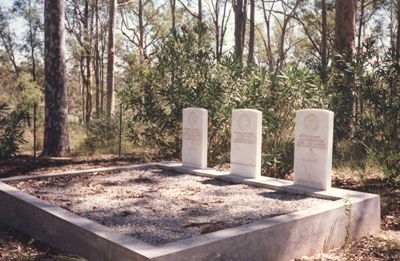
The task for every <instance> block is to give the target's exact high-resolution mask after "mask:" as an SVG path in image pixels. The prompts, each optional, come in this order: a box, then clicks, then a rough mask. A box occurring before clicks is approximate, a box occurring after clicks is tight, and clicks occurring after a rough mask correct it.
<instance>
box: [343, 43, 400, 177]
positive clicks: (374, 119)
mask: <svg viewBox="0 0 400 261" xmlns="http://www.w3.org/2000/svg"><path fill="white" fill-rule="evenodd" d="M348 67H349V70H351V71H352V73H353V75H354V85H353V86H351V88H350V89H349V91H350V92H352V93H353V95H352V96H354V99H355V102H354V109H353V111H352V115H351V117H353V119H354V129H355V133H354V137H353V138H352V140H351V141H350V142H351V143H353V144H359V145H357V146H354V147H353V148H354V150H353V154H354V155H359V156H358V157H359V158H358V160H359V164H360V165H362V163H361V162H363V161H364V162H367V161H370V160H374V161H377V162H379V163H380V165H381V167H382V170H383V172H384V173H385V174H386V175H387V176H389V177H394V178H396V177H399V176H400V148H399V144H400V133H399V127H400V114H399V110H400V92H399V90H400V89H399V87H400V64H399V57H396V55H395V53H394V52H392V51H391V50H389V51H388V52H379V51H378V50H377V49H376V48H375V40H374V39H371V38H370V39H367V40H366V41H365V42H364V43H363V50H362V51H360V52H358V53H357V55H356V57H355V59H354V61H353V63H352V64H350V65H348ZM360 144H361V146H360Z"/></svg>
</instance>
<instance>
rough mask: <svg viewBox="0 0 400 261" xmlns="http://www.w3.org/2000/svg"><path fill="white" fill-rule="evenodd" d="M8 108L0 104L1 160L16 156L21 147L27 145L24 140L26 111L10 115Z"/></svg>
mask: <svg viewBox="0 0 400 261" xmlns="http://www.w3.org/2000/svg"><path fill="white" fill-rule="evenodd" d="M8 110H9V108H8V106H7V105H6V104H5V103H0V160H3V159H7V158H9V157H11V156H15V155H16V153H17V152H18V149H19V145H20V144H21V143H25V142H26V141H25V140H24V139H23V134H24V129H23V128H24V126H23V121H24V119H25V116H26V113H25V112H24V111H12V112H10V113H8V112H7V111H8Z"/></svg>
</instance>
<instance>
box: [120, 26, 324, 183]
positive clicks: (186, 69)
mask: <svg viewBox="0 0 400 261" xmlns="http://www.w3.org/2000/svg"><path fill="white" fill-rule="evenodd" d="M196 32H201V30H200V31H196V30H193V31H192V30H186V31H183V32H182V33H180V34H178V33H177V34H171V35H170V36H169V37H168V38H167V39H166V40H165V41H164V42H163V43H162V44H161V45H160V46H159V47H158V49H157V52H156V59H155V63H154V64H149V65H141V66H135V67H132V68H131V70H130V75H129V76H128V77H127V80H126V85H127V86H128V87H127V88H126V89H124V90H123V91H122V92H121V93H120V97H121V100H122V101H123V102H124V103H125V104H126V105H127V106H128V108H129V109H130V113H131V117H130V121H129V124H128V129H129V137H130V139H131V140H132V141H133V142H134V143H135V144H136V145H137V146H139V147H151V148H155V149H157V150H158V152H159V153H160V154H161V155H164V156H170V157H179V153H180V151H181V137H182V134H181V121H182V110H183V109H184V108H187V107H201V108H205V109H207V110H208V112H209V128H208V129H209V142H208V144H209V153H208V155H209V162H210V164H211V165H213V164H219V163H226V162H228V161H229V152H230V123H231V114H232V110H233V109H235V108H252V109H258V110H260V111H262V112H263V126H264V128H263V171H264V174H266V175H270V176H279V177H283V176H284V175H286V174H288V173H289V172H290V171H291V170H292V166H293V163H292V162H293V130H294V116H295V111H296V110H297V109H300V108H305V107H307V108H310V107H319V108H320V107H322V106H324V104H325V101H326V100H325V99H324V98H323V97H324V90H323V88H322V87H321V84H320V83H319V80H318V78H317V77H315V76H313V75H311V74H310V73H309V71H308V70H306V69H296V68H287V69H286V70H285V71H284V72H281V73H279V74H270V73H268V71H267V69H266V68H264V67H259V66H256V65H252V66H248V67H246V66H243V65H241V64H240V63H238V62H236V61H235V59H234V58H233V57H232V56H229V55H228V56H224V57H222V59H221V60H220V61H219V62H218V61H217V60H216V58H215V57H214V55H213V52H212V50H211V48H210V47H209V46H208V45H207V44H202V45H199V44H198V35H197V34H196Z"/></svg>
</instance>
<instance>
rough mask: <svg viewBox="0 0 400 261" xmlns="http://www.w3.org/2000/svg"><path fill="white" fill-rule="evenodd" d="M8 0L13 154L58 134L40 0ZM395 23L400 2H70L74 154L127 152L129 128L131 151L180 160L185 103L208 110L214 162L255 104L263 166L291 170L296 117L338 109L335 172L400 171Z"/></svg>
mask: <svg viewBox="0 0 400 261" xmlns="http://www.w3.org/2000/svg"><path fill="white" fill-rule="evenodd" d="M7 3H8V4H7ZM0 7H1V8H0V158H2V159H5V158H8V157H10V156H13V155H16V154H17V153H18V151H32V150H33V147H34V144H33V143H35V148H37V149H38V150H42V149H43V148H44V147H45V146H46V139H51V137H48V138H46V137H44V135H43V132H44V128H45V127H44V126H45V113H44V111H45V107H46V104H45V95H44V75H45V72H44V71H45V70H44V64H45V62H44V60H45V58H44V34H45V31H46V30H48V28H46V27H45V24H44V1H42V0H15V1H6V2H3V3H2V4H0ZM399 21H400V1H397V0H357V1H347V0H336V1H334V0H332V1H327V0H322V1H319V0H318V1H317V0H316V1H314V0H272V1H266V0H232V1H225V0H198V1H186V0H136V1H114V0H111V1H104V0H66V1H65V37H66V40H65V43H63V44H64V45H65V46H64V47H65V50H66V57H65V58H66V63H65V65H66V70H65V78H66V88H67V98H68V100H67V101H68V120H67V124H68V126H69V128H68V129H69V135H67V137H64V139H66V140H67V141H68V142H67V143H66V144H67V145H66V148H64V149H65V151H66V152H68V153H69V154H75V155H87V154H93V153H117V151H118V142H119V141H118V136H119V131H120V127H121V128H122V130H123V136H122V140H123V145H122V151H123V153H124V154H127V153H134V154H136V155H140V156H142V158H143V159H144V160H152V159H153V158H179V157H180V156H179V154H180V149H181V120H182V109H183V108H186V107H202V108H205V109H207V110H208V111H209V119H210V120H209V121H210V122H209V164H210V165H212V166H214V165H217V164H225V163H227V162H229V151H230V119H231V112H232V109H234V108H253V109H258V110H260V111H262V112H263V154H262V157H263V168H262V169H263V174H264V175H268V176H274V177H285V176H287V175H289V174H290V173H291V171H292V169H293V150H294V148H293V131H294V116H295V111H296V110H298V109H302V108H323V109H329V110H332V111H334V113H335V134H334V143H335V146H334V164H335V165H336V167H340V166H347V167H351V168H352V169H355V170H360V171H362V172H365V170H366V169H367V168H371V167H372V168H379V169H380V170H382V171H383V173H384V174H385V175H387V176H388V177H392V178H398V177H399V175H400V174H399V173H400V146H398V145H399V144H400V142H399V141H400V135H399V132H398V128H399V124H400V115H399V109H400V96H399V94H400V93H399V84H400V83H399V81H400V78H399V73H400V65H399V59H400V55H399V52H400V28H399ZM111 54H112V55H111ZM111 56H112V57H111ZM110 57H111V58H112V59H111V58H110ZM114 57H115V58H114ZM34 108H36V109H35V111H36V113H34ZM35 115H36V117H35ZM120 117H121V122H122V125H121V126H120V124H119V123H120ZM34 119H35V121H34ZM33 122H35V124H33ZM34 125H36V127H37V133H38V136H37V137H36V138H35V139H34V138H33V135H34V130H33V128H34ZM61 154H63V153H61ZM61 154H60V155H61ZM49 156H51V155H49Z"/></svg>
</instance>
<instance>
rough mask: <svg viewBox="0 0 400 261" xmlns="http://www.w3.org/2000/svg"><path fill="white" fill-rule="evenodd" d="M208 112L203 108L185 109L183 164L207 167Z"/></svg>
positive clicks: (183, 118)
mask: <svg viewBox="0 0 400 261" xmlns="http://www.w3.org/2000/svg"><path fill="white" fill-rule="evenodd" d="M207 125H208V112H207V110H205V109H201V108H186V109H183V117H182V136H183V137H182V165H183V166H188V167H192V168H200V169H205V168H207V139H208V134H207Z"/></svg>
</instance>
